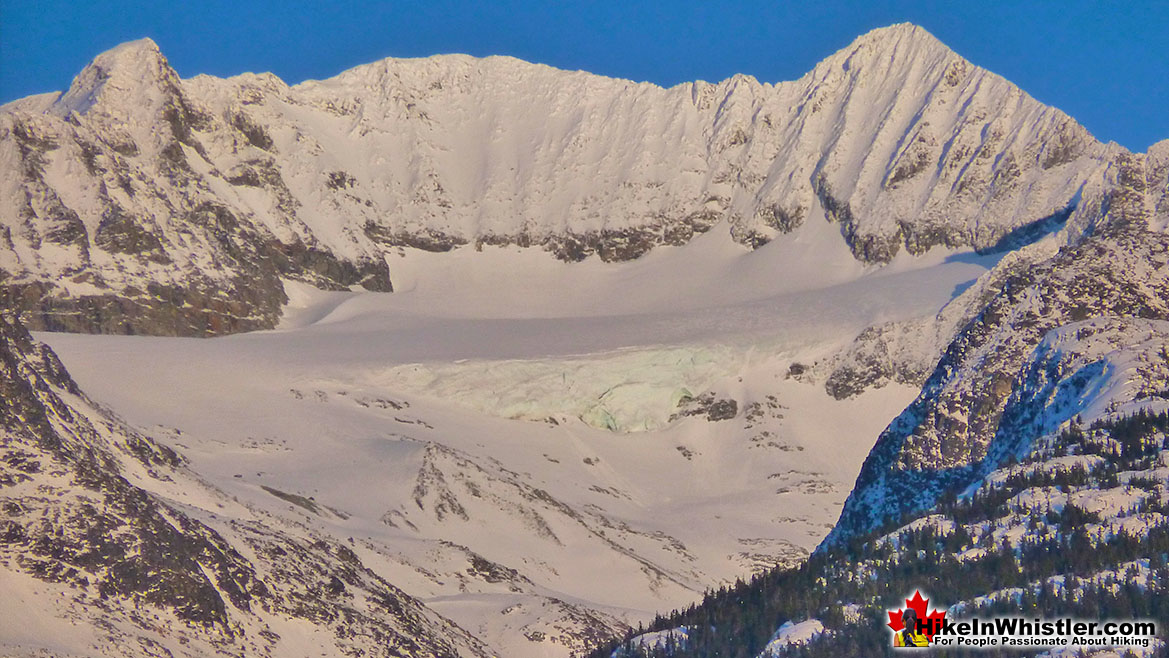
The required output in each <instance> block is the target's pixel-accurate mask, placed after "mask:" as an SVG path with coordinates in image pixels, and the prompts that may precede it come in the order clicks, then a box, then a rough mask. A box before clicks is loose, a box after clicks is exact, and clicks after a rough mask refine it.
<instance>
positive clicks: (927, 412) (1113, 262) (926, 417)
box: [826, 156, 1169, 543]
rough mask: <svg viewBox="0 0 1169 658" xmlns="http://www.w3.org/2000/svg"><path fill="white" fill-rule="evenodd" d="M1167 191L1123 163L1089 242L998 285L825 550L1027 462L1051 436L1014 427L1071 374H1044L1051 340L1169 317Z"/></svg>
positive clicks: (1089, 222) (1154, 174)
mask: <svg viewBox="0 0 1169 658" xmlns="http://www.w3.org/2000/svg"><path fill="white" fill-rule="evenodd" d="M1165 184H1166V171H1165V170H1164V168H1162V167H1160V166H1159V165H1158V161H1157V160H1156V158H1155V157H1148V156H1124V157H1121V158H1119V159H1118V161H1117V163H1116V165H1115V166H1114V167H1112V168H1110V170H1109V172H1108V174H1107V184H1104V185H1102V186H1101V188H1100V189H1101V190H1106V191H1101V192H1100V193H1099V194H1097V195H1095V196H1093V197H1092V198H1089V199H1088V200H1086V201H1085V203H1084V205H1083V209H1082V212H1083V214H1093V215H1092V216H1090V217H1086V218H1083V221H1084V222H1085V225H1086V226H1087V227H1088V229H1087V235H1088V237H1086V238H1085V239H1083V240H1082V241H1080V242H1078V243H1077V244H1075V245H1072V246H1067V247H1064V248H1062V249H1060V250H1059V251H1058V252H1057V253H1055V254H1054V255H1053V256H1052V257H1051V258H1049V259H1046V260H1041V261H1039V262H1037V263H1035V264H1034V265H1032V266H1030V267H1026V268H1023V269H1020V270H1018V271H1015V272H1012V273H1011V274H1009V275H1007V276H1005V277H1000V278H1002V279H1003V280H1002V283H1001V285H999V286H997V288H998V292H997V294H995V295H994V296H993V298H992V299H990V300H989V302H988V303H987V304H985V306H983V307H982V308H981V310H980V311H979V312H978V313H977V315H976V316H975V317H973V318H972V319H970V321H969V322H968V323H966V324H965V326H963V327H962V329H961V330H960V331H959V333H958V334H957V337H956V338H955V339H954V340H953V342H952V343H950V344H949V346H948V347H947V348H946V349H945V351H944V352H943V354H942V357H941V360H940V361H939V362H938V363H937V366H936V368H935V369H934V370H933V372H932V374H931V375H930V376H929V378H928V379H927V381H926V382H925V386H924V387H923V389H922V392H921V394H920V396H919V397H918V398H917V400H916V401H915V402H914V403H913V404H912V405H910V406H909V407H908V408H907V409H906V410H905V411H904V412H903V413H902V414H901V415H900V416H899V417H898V418H897V419H896V420H895V421H894V422H893V423H892V424H891V425H890V426H889V428H888V429H886V430H885V432H884V433H882V435H881V437H880V438H879V439H878V441H877V445H876V446H875V447H874V449H873V452H872V453H871V454H870V455H869V457H868V459H867V460H866V462H865V465H864V467H863V469H862V471H861V474H860V476H859V478H858V480H857V484H856V488H855V489H854V491H853V492H852V494H851V495H850V496H849V500H848V502H847V503H846V505H845V509H844V511H843V512H842V514H841V519H840V522H839V523H838V525H837V526H836V528H834V530H833V532H832V534H831V535H830V536H829V538H828V540H826V541H827V542H829V543H832V542H836V541H839V540H842V539H845V538H847V537H849V536H852V535H855V534H858V533H863V532H866V531H869V530H871V529H873V528H874V527H877V526H879V525H881V524H882V523H885V522H887V521H890V520H895V519H897V518H898V517H899V516H900V515H901V514H903V513H905V512H911V511H917V510H921V509H925V508H928V507H931V506H932V505H934V504H935V502H936V501H937V499H938V497H939V495H941V494H942V493H943V492H945V491H947V490H950V491H953V490H960V489H962V488H963V487H964V486H966V485H967V484H968V483H969V482H972V481H974V480H975V479H976V478H977V477H980V476H981V475H984V474H985V473H986V472H988V471H989V470H993V469H994V468H998V467H1001V466H1002V465H1003V464H1004V463H1005V462H1006V460H1008V459H1009V458H1010V457H1011V456H1012V455H1015V456H1020V455H1021V454H1025V453H1026V451H1027V450H1028V449H1029V448H1030V444H1029V443H1028V441H1029V440H1030V439H1031V438H1033V437H1034V436H1037V435H1038V434H1042V433H1043V432H1038V433H1037V432H1035V431H1030V430H1029V431H1021V430H1020V428H1019V427H1017V424H1018V422H1020V419H1021V418H1024V417H1027V418H1031V417H1034V416H1036V415H1037V414H1038V413H1039V411H1037V410H1036V409H1035V408H1034V403H1035V400H1034V399H1033V398H1034V394H1035V391H1034V390H1033V389H1035V388H1037V387H1038V388H1042V382H1041V381H1040V380H1043V379H1051V380H1058V379H1059V378H1060V375H1061V374H1062V372H1063V371H1062V370H1061V366H1058V365H1056V366H1052V367H1054V368H1055V371H1053V372H1047V371H1048V370H1050V368H1047V367H1046V366H1043V365H1041V364H1042V363H1046V362H1047V361H1048V359H1045V358H1044V356H1043V354H1044V351H1045V350H1047V349H1048V347H1045V346H1046V345H1047V342H1045V341H1050V340H1051V338H1050V337H1051V336H1053V335H1055V334H1056V333H1058V332H1059V331H1062V330H1063V328H1066V327H1068V326H1070V325H1072V324H1073V323H1076V322H1080V321H1084V320H1089V319H1100V320H1102V321H1108V322H1120V323H1122V324H1123V321H1124V320H1126V319H1131V320H1134V321H1135V320H1162V321H1163V320H1169V233H1166V232H1164V231H1163V230H1160V229H1161V228H1162V219H1161V214H1160V213H1161V210H1160V208H1161V204H1162V202H1163V199H1164V189H1165ZM1073 220H1075V218H1073ZM1028 364H1030V365H1028ZM1095 365H1096V366H1098V367H1099V368H1104V367H1105V366H1106V364H1105V362H1103V361H1100V362H1097V363H1096V364H1095ZM1084 372H1085V374H1084V376H1083V377H1082V378H1081V380H1077V381H1075V382H1072V383H1073V384H1075V385H1077V386H1079V387H1081V389H1082V388H1083V387H1087V386H1089V385H1090V384H1092V381H1091V380H1092V378H1093V377H1094V375H1092V373H1091V372H1088V371H1087V370H1085V371H1084ZM1096 374H1097V375H1098V374H1100V373H1096ZM1080 392H1082V391H1080ZM1153 393H1155V392H1150V394H1153ZM1046 395H1047V396H1051V395H1055V392H1054V391H1047V393H1046ZM1069 395H1071V394H1069ZM1043 399H1044V400H1046V399H1047V398H1043ZM1081 411H1082V405H1077V404H1071V403H1069V404H1066V405H1063V406H1061V407H1057V408H1055V409H1054V410H1046V411H1045V412H1044V415H1045V416H1048V417H1049V418H1048V422H1054V426H1053V427H1052V428H1048V429H1047V431H1051V430H1052V429H1054V427H1056V426H1058V425H1059V423H1060V422H1063V421H1066V420H1069V419H1071V418H1072V417H1074V416H1075V415H1076V414H1078V413H1080V412H1081ZM1053 414H1054V415H1055V418H1054V420H1052V418H1050V416H1052V415H1053ZM1031 429H1034V428H1031Z"/></svg>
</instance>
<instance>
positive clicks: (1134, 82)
mask: <svg viewBox="0 0 1169 658" xmlns="http://www.w3.org/2000/svg"><path fill="white" fill-rule="evenodd" d="M901 21H911V22H914V23H917V24H919V25H921V26H923V27H925V28H926V29H928V30H929V31H930V32H932V33H933V34H934V35H935V36H937V37H938V38H939V39H941V40H942V41H943V42H945V43H946V44H948V45H949V46H950V47H951V48H953V49H954V50H956V51H957V52H958V53H959V54H961V55H963V56H965V57H966V58H968V59H970V60H971V61H973V62H974V63H975V64H978V65H980V66H984V67H986V68H988V69H990V70H992V71H994V72H996V73H999V74H1001V75H1003V76H1005V77H1007V78H1008V79H1010V80H1012V81H1013V82H1015V83H1016V84H1018V85H1019V86H1020V87H1022V88H1023V89H1024V90H1025V91H1027V92H1028V93H1030V94H1031V95H1033V96H1035V97H1036V98H1038V99H1039V100H1040V101H1043V102H1045V103H1049V104H1051V105H1055V106H1056V107H1059V108H1060V109H1063V110H1064V111H1066V112H1068V113H1069V114H1071V115H1072V116H1073V117H1075V118H1076V119H1077V120H1079V121H1080V122H1081V123H1083V124H1084V125H1085V126H1086V127H1087V128H1088V129H1089V130H1091V131H1092V132H1093V133H1094V134H1095V135H1096V136H1097V137H1099V138H1101V139H1104V140H1115V141H1117V142H1120V143H1121V144H1123V145H1124V146H1127V147H1129V148H1131V149H1134V150H1138V151H1143V150H1145V148H1146V147H1148V145H1149V144H1151V143H1152V142H1155V141H1158V140H1160V139H1165V138H1169V2H1165V1H1163V0H1157V1H1141V0H1130V1H1127V2H1121V1H1116V2H1109V1H1105V0H1097V1H1086V0H1063V1H1058V2H1056V1H1046V0H1035V1H1023V2H1020V1H1018V0H1015V1H1012V2H998V1H996V2H977V1H976V0H967V1H966V2H941V1H939V2H929V3H927V2H895V1H882V0H870V1H867V2H864V1H861V2H843V1H838V0H802V1H800V2H787V1H779V0H773V1H771V2H761V1H744V2H710V1H707V2H702V1H691V0H674V1H672V2H638V1H636V0H627V1H626V2H608V1H604V2H602V1H597V2H546V3H540V2H520V1H518V0H509V1H503V2H489V1H487V0H481V1H479V2H464V1H455V0H429V1H423V0H418V1H415V2H378V3H373V2H355V1H351V0H330V1H329V2H319V1H307V0H283V1H281V2H269V1H266V0H265V1H256V2H246V1H242V0H236V1H235V2H226V1H223V0H211V1H206V2H194V1H179V2H170V3H167V2H158V1H157V0H153V1H150V2H101V1H95V2H77V0H71V1H67V2H63V1H59V0H19V1H18V0H0V102H7V101H9V100H13V99H15V98H19V97H22V96H25V95H28V94H33V93H40V92H46V91H56V90H61V89H64V88H66V87H67V86H68V85H69V82H70V80H71V79H72V77H73V75H75V74H76V73H77V72H78V71H79V70H80V69H81V68H82V67H83V66H84V65H85V64H86V63H87V62H88V61H89V60H90V59H92V58H93V56H94V55H96V54H98V53H99V52H101V51H103V50H106V49H108V48H110V47H112V46H115V45H117V44H118V43H121V42H123V41H128V40H131V39H136V38H139V37H143V36H149V37H151V38H153V39H154V40H155V41H156V42H158V44H159V46H160V47H161V48H162V51H163V53H164V54H165V55H166V56H167V58H168V59H169V60H170V62H171V64H172V65H173V66H174V67H175V68H176V69H177V70H178V72H179V74H180V75H182V76H183V77H190V76H192V75H195V74H198V73H210V74H213V75H219V76H227V75H233V74H236V73H240V72H243V71H272V72H273V73H275V74H277V75H279V76H280V77H281V78H283V79H285V80H286V81H288V82H299V81H301V80H304V79H309V78H324V77H329V76H332V75H334V74H336V73H339V72H340V71H342V70H344V69H346V68H349V67H352V66H355V65H358V64H363V63H366V62H370V61H373V60H376V59H380V58H382V57H389V56H395V57H414V56H424V55H431V54H435V53H449V52H462V53H469V54H472V55H491V54H503V55H512V56H515V57H520V58H523V59H526V60H530V61H536V62H542V63H545V64H550V65H552V66H557V67H560V68H567V69H584V70H587V71H591V72H594V73H599V74H603V75H610V76H618V77H624V78H632V79H634V80H648V81H651V82H656V83H658V84H662V85H672V84H676V83H679V82H684V81H688V80H695V79H705V80H712V81H713V80H720V79H723V78H726V77H728V76H730V75H732V74H734V73H748V74H750V75H753V76H755V77H757V78H759V79H760V80H763V81H766V82H777V81H780V80H790V79H794V78H797V77H799V76H800V75H802V74H803V73H804V72H806V71H807V70H808V69H810V68H811V67H812V66H813V65H814V64H815V63H816V62H817V61H819V60H820V59H823V58H824V57H826V56H827V55H829V54H831V53H832V52H834V51H836V50H838V49H840V48H842V47H844V46H845V45H847V44H848V43H849V42H850V41H852V39H853V38H855V37H856V36H858V35H859V34H861V33H863V32H866V31H868V30H870V29H872V28H875V27H880V26H883V25H888V24H891V23H897V22H901Z"/></svg>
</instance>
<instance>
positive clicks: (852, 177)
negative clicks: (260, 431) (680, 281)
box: [0, 24, 1123, 335]
mask: <svg viewBox="0 0 1169 658" xmlns="http://www.w3.org/2000/svg"><path fill="white" fill-rule="evenodd" d="M1122 152H1123V149H1120V148H1119V147H1116V146H1115V145H1108V146H1106V145H1103V144H1100V143H1099V142H1097V141H1096V140H1095V139H1093V138H1092V136H1091V135H1089V134H1088V133H1087V131H1085V130H1084V129H1083V128H1082V127H1081V126H1079V125H1078V124H1076V123H1075V121H1073V120H1072V119H1071V118H1069V117H1068V116H1066V115H1065V114H1063V113H1062V112H1060V111H1058V110H1055V109H1053V108H1050V107H1046V106H1044V105H1042V104H1040V103H1038V102H1036V101H1035V100H1034V99H1032V98H1030V97H1029V96H1027V95H1026V94H1025V93H1023V92H1022V91H1020V90H1019V89H1018V88H1017V87H1015V86H1013V85H1011V84H1010V83H1009V82H1007V81H1005V80H1003V79H1002V78H1000V77H999V76H996V75H994V74H992V73H989V72H987V71H985V70H983V69H980V68H978V67H976V66H973V65H972V64H970V63H969V62H967V61H966V60H964V59H963V58H961V57H960V56H958V55H956V54H955V53H953V52H952V51H950V50H949V49H948V48H946V47H945V46H944V45H943V44H941V43H940V42H938V41H937V40H936V39H934V38H933V37H932V36H931V35H929V34H928V33H927V32H925V31H924V30H922V29H921V28H919V27H916V26H912V25H907V24H906V25H896V26H893V27H889V28H883V29H879V30H875V31H873V32H871V33H869V34H866V35H864V36H862V37H860V38H858V39H857V40H856V41H855V42H854V43H853V44H851V45H849V46H848V47H847V48H845V49H843V50H841V51H840V52H838V53H836V54H834V55H832V56H830V57H829V58H827V59H825V60H824V61H823V62H821V63H820V64H819V65H817V66H816V68H815V69H813V70H812V71H811V72H809V73H808V74H807V75H805V76H804V77H803V78H801V79H799V80H796V81H792V82H783V83H779V84H775V85H771V84H763V83H759V82H758V81H756V80H754V79H752V78H750V77H748V76H741V75H740V76H735V77H733V78H730V79H728V80H725V81H723V82H720V83H718V84H711V83H706V82H694V83H688V84H683V85H678V86H676V87H672V88H669V89H663V88H660V87H657V86H655V85H652V84H638V83H633V82H629V81H626V80H615V79H609V78H603V77H599V76H594V75H590V74H587V73H583V72H567V71H559V70H555V69H552V68H549V67H546V66H541V65H534V64H528V63H525V62H521V61H518V60H514V59H510V58H506V57H489V58H486V59H474V58H471V57H466V56H436V57H431V58H427V59H419V60H394V59H387V60H383V61H380V62H376V63H373V64H369V65H365V66H360V67H357V68H355V69H352V70H350V71H347V72H345V73H342V74H341V75H339V76H337V77H335V78H332V79H329V80H324V81H310V82H305V83H301V84H298V85H294V86H288V85H286V84H285V83H284V82H282V81H281V80H279V79H277V78H276V77H275V76H272V75H270V74H260V75H254V74H244V75H241V76H237V77H234V78H230V79H226V80H223V79H218V78H213V77H209V76H202V75H201V76H197V77H195V78H192V79H189V80H180V79H179V78H178V76H177V75H176V74H175V72H174V71H173V69H171V67H170V66H169V65H168V64H167V62H166V59H165V58H164V57H163V56H162V54H161V53H160V52H159V51H158V48H157V47H156V46H155V45H154V44H153V43H152V42H150V41H149V40H143V41H138V42H133V43H128V44H124V45H122V46H119V47H118V48H115V49H114V50H112V51H110V52H107V53H104V54H102V55H100V56H99V57H97V58H96V59H95V60H94V61H93V63H92V64H90V65H89V66H88V67H87V68H86V69H85V70H84V71H82V72H81V74H79V75H78V77H77V78H76V79H75V80H74V82H73V84H72V86H71V87H70V89H69V90H68V91H67V92H65V93H64V94H60V95H45V96H38V97H31V98H28V99H24V100H22V101H17V102H15V103H10V104H8V105H6V106H4V108H3V109H2V110H0V162H2V163H3V168H4V171H5V172H7V173H8V175H6V176H5V177H4V181H3V182H2V183H0V220H2V226H0V228H2V230H0V300H2V304H3V306H5V307H7V308H12V309H16V310H17V311H19V313H20V317H21V318H22V320H23V321H24V322H25V323H26V324H27V325H28V326H29V327H32V328H35V329H53V330H71V331H90V332H111V333H150V334H174V335H210V334H218V333H229V332H233V331H243V330H249V329H256V328H264V327H271V326H273V325H274V324H275V322H276V321H277V320H278V317H279V314H280V306H281V304H282V303H283V302H284V300H285V297H284V293H283V290H282V287H281V285H280V279H281V277H286V278H293V279H299V280H303V281H307V282H309V283H312V284H313V285H316V286H318V287H322V288H329V289H338V288H346V287H350V286H354V285H362V286H364V287H365V288H367V289H371V290H390V289H391V287H392V286H391V283H390V276H389V272H388V270H387V267H386V263H385V259H384V254H385V252H386V250H387V249H391V248H395V247H408V248H417V249H427V250H435V251H443V250H449V249H452V248H456V247H459V246H461V245H473V246H477V247H481V246H483V245H502V244H510V245H522V246H536V247H541V248H544V249H547V250H549V251H551V252H553V253H554V254H555V255H556V256H557V257H559V258H562V259H565V260H579V259H583V258H588V257H590V256H593V255H596V256H598V257H599V258H601V259H603V260H606V261H614V260H625V259H631V258H636V257H638V256H640V255H642V254H644V253H645V252H647V251H648V250H650V249H652V248H654V247H656V246H658V245H677V244H683V243H685V242H687V241H689V240H690V239H691V238H692V237H693V236H694V235H696V234H698V233H702V232H705V231H708V230H711V229H712V228H715V227H716V226H717V227H718V229H717V230H727V231H729V232H730V233H731V235H733V236H734V238H735V239H736V240H737V241H739V242H740V243H742V244H743V245H745V246H746V247H758V246H760V245H762V244H765V243H767V242H768V241H770V240H773V239H776V238H779V237H781V236H783V235H785V234H791V233H794V234H797V235H798V234H799V233H800V232H801V230H803V229H806V228H807V226H808V225H809V224H810V223H813V222H821V221H829V222H835V223H837V224H838V225H839V229H840V232H841V235H842V239H843V240H845V241H846V242H847V244H848V246H849V247H850V248H851V250H852V253H853V254H854V255H855V257H856V258H858V259H860V260H862V261H865V262H869V263H884V262H888V261H889V260H891V259H892V258H893V257H894V256H895V255H896V254H897V253H899V252H900V251H902V250H907V251H908V252H910V253H913V254H920V253H923V252H925V251H926V250H928V249H930V248H931V247H933V246H936V245H946V246H951V247H960V246H973V247H976V248H980V249H984V248H985V249H990V248H995V247H996V246H1002V245H1003V244H1004V243H1003V241H1004V239H1005V238H1009V237H1010V236H1012V235H1017V233H1018V231H1020V230H1021V229H1023V228H1024V227H1027V226H1033V225H1035V223H1036V222H1040V221H1042V220H1044V219H1045V218H1049V221H1056V222H1057V223H1058V220H1059V219H1060V218H1063V217H1064V216H1066V214H1067V213H1068V212H1069V211H1070V209H1071V208H1072V207H1073V206H1074V205H1075V203H1076V201H1077V200H1078V199H1079V193H1080V190H1081V188H1082V186H1083V185H1084V183H1085V181H1087V180H1089V179H1091V178H1092V177H1093V176H1094V175H1097V174H1098V173H1099V172H1100V170H1101V169H1102V168H1104V167H1106V166H1107V163H1108V162H1109V161H1110V160H1111V159H1113V158H1114V157H1116V156H1117V154H1119V153H1122ZM1053 217H1054V218H1055V220H1051V219H1050V218H1053Z"/></svg>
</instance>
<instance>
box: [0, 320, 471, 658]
mask: <svg viewBox="0 0 1169 658" xmlns="http://www.w3.org/2000/svg"><path fill="white" fill-rule="evenodd" d="M0 375H2V377H0V391H2V393H3V395H2V396H0V501H2V502H0V506H2V509H0V565H2V566H3V577H4V579H5V582H6V584H5V591H6V594H5V596H6V597H9V596H10V595H11V596H12V597H18V598H14V599H11V600H10V603H11V601H15V600H19V601H20V602H21V604H22V605H24V606H26V610H25V613H27V614H34V615H36V618H37V619H39V620H41V621H42V622H45V623H47V622H46V621H45V620H50V619H54V618H62V619H73V620H75V622H76V621H81V622H82V625H81V627H80V628H73V629H72V630H71V631H63V632H61V633H60V634H56V636H54V637H46V636H38V637H33V636H35V635H37V633H36V632H35V631H32V630H30V631H28V633H26V632H24V631H22V630H21V629H18V628H6V631H5V638H4V640H5V642H15V644H16V646H15V647H14V650H15V649H19V650H22V651H33V650H37V649H43V650H47V651H51V652H53V653H54V654H55V655H74V654H77V655H81V654H85V655H91V654H93V653H96V654H105V655H108V654H110V653H117V654H119V655H126V656H158V655H173V656H186V655H210V654H212V653H214V654H215V655H235V656H244V655H248V656H272V655H307V654H308V653H310V652H312V653H317V652H328V653H330V654H332V653H345V654H348V655H353V654H355V653H357V654H361V655H375V656H402V655H410V656H432V657H435V658H438V657H444V658H447V657H450V658H453V657H455V656H483V655H486V653H485V651H484V649H483V648H482V646H481V645H480V644H479V643H478V642H476V641H475V640H472V639H471V638H470V637H469V636H468V635H467V634H466V633H464V632H463V631H462V630H461V629H459V628H458V627H457V626H454V625H453V624H451V623H450V622H448V621H446V620H444V619H442V618H440V617H438V616H436V615H434V613H432V612H430V611H429V610H426V609H425V608H424V607H423V606H422V605H421V604H419V603H418V602H417V601H415V600H413V599H411V598H410V597H408V596H407V595H405V594H404V593H402V592H401V591H400V590H398V589H397V588H395V587H394V586H393V585H392V584H390V583H388V582H386V581H385V580H384V579H383V578H381V577H380V576H378V575H377V574H375V573H374V572H373V571H371V570H370V569H368V568H367V567H366V566H365V565H364V564H363V563H362V561H361V559H360V558H359V557H358V556H357V554H356V553H355V552H354V551H353V550H352V549H351V548H349V547H347V546H345V545H343V544H341V543H337V542H336V541H335V540H326V539H323V538H321V537H315V536H312V534H311V533H308V532H306V531H305V530H304V529H303V528H300V529H298V528H293V527H284V525H283V524H281V523H279V522H276V521H275V520H274V519H271V518H263V515H261V514H259V513H256V512H255V511H254V510H246V509H244V508H242V506H241V505H240V504H239V503H235V502H233V501H232V500H231V499H230V498H229V497H227V496H224V495H222V494H220V493H218V492H216V491H215V490H212V489H209V488H208V487H206V486H205V485H203V484H202V483H200V482H199V480H198V479H197V478H196V477H195V476H193V475H192V474H191V473H189V472H188V471H186V470H185V468H184V460H183V458H182V457H181V456H180V455H178V454H177V453H175V452H174V451H172V450H171V449H169V448H166V447H164V446H161V445H159V444H157V443H155V442H154V441H152V440H151V439H150V438H148V437H146V436H143V435H140V434H138V433H136V432H134V431H133V430H131V429H130V428H128V427H126V426H125V425H123V424H121V423H120V421H118V420H117V419H116V418H114V417H112V416H111V415H110V414H109V413H108V412H106V411H104V410H102V409H100V408H98V407H96V406H95V405H94V403H92V402H91V401H89V400H88V399H87V398H86V397H85V396H84V394H82V393H81V392H80V391H79V390H78V389H77V386H76V384H74V383H73V380H72V379H71V378H70V377H69V374H68V373H67V372H66V371H65V369H64V368H63V367H62V365H61V363H60V361H58V360H57V357H56V356H55V355H54V354H53V352H52V351H50V350H49V349H48V348H47V347H46V346H44V345H42V344H38V343H36V342H34V341H33V340H32V339H31V338H30V337H29V335H28V334H27V333H26V332H25V330H24V329H23V328H22V327H21V326H20V325H19V324H17V323H15V322H13V321H11V320H9V319H8V318H6V317H3V316H0ZM209 510H215V512H211V511H209ZM216 512H218V514H217V513H216ZM223 513H232V516H236V519H235V520H232V521H226V520H225V519H223V518H221V517H220V515H219V514H223ZM11 612H12V611H11V610H9V612H8V613H6V614H10V613H11ZM298 624H299V625H300V627H299V628H298ZM66 626H68V624H66ZM314 627H315V630H313V631H311V632H306V631H305V630H304V629H305V628H314ZM25 635H29V636H28V637H25Z"/></svg>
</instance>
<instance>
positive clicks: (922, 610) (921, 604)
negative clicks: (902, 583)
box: [888, 591, 946, 642]
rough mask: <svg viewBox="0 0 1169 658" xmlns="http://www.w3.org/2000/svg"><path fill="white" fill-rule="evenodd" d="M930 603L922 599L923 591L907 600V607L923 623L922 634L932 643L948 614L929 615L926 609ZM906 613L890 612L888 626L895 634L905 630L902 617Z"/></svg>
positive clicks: (936, 613)
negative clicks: (911, 609)
mask: <svg viewBox="0 0 1169 658" xmlns="http://www.w3.org/2000/svg"><path fill="white" fill-rule="evenodd" d="M929 603H930V600H929V599H923V598H922V597H921V591H916V592H914V593H913V598H912V599H905V605H906V606H907V607H909V608H913V611H914V612H916V613H917V618H918V619H919V620H920V621H921V622H922V625H921V632H922V633H923V634H924V635H925V636H926V637H927V638H929V640H930V641H931V642H932V641H933V639H934V633H935V632H937V630H938V629H940V628H941V627H942V620H943V619H945V618H946V613H945V612H938V611H937V610H934V611H933V612H931V613H929V614H928V615H927V614H926V608H927V607H928V606H929ZM904 612H905V608H899V609H897V610H890V611H889V624H888V626H889V628H892V629H893V632H894V633H896V632H897V631H900V630H901V629H903V628H905V624H904V623H903V622H902V621H901V615H902V613H904Z"/></svg>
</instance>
